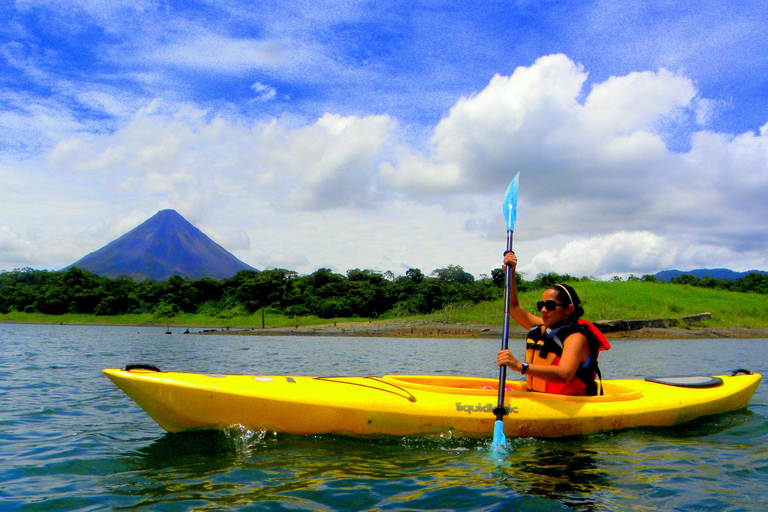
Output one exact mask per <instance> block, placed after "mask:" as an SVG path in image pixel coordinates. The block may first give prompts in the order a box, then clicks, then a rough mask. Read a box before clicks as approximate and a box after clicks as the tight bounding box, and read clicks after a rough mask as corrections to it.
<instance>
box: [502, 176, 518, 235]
mask: <svg viewBox="0 0 768 512" xmlns="http://www.w3.org/2000/svg"><path fill="white" fill-rule="evenodd" d="M519 183H520V173H519V172H518V173H517V174H515V177H514V178H512V181H511V182H510V184H509V186H508V187H507V193H506V194H505V195H504V219H506V221H507V231H514V230H515V221H517V186H518V185H519Z"/></svg>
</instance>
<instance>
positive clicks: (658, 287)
mask: <svg viewBox="0 0 768 512" xmlns="http://www.w3.org/2000/svg"><path fill="white" fill-rule="evenodd" d="M570 284H571V285H572V286H573V287H574V288H575V289H576V291H577V293H578V294H579V296H580V297H581V300H582V303H583V306H584V310H585V312H586V313H585V315H584V318H586V319H588V320H592V321H598V320H618V319H624V320H630V319H655V318H681V317H683V316H688V315H696V314H699V313H712V319H711V320H708V321H707V322H706V323H705V325H707V326H709V327H719V328H750V329H768V306H767V305H766V302H767V301H768V297H766V296H765V295H760V294H756V293H738V292H728V291H722V290H713V289H709V288H700V287H693V286H688V285H675V284H663V283H647V282H642V281H622V282H602V281H584V282H574V283H570ZM541 292H542V290H536V291H529V292H526V293H523V294H521V295H520V303H521V304H522V305H523V306H524V307H527V308H528V309H529V310H530V311H534V308H535V306H534V304H535V303H536V301H537V300H539V299H540V298H541ZM503 308H504V306H503V303H502V300H497V301H492V302H484V303H480V304H475V305H451V306H448V307H447V308H445V309H444V310H442V311H439V312H436V313H433V314H431V315H426V316H421V317H410V318H403V319H402V320H407V319H413V318H417V319H424V320H440V321H443V322H461V323H477V324H492V325H493V324H501V322H502V319H503ZM367 321H368V319H366V318H333V319H322V318H319V317H316V316H304V317H295V318H294V317H287V316H284V315H275V314H266V316H265V319H264V324H265V325H266V326H267V327H292V326H296V325H299V326H308V325H320V324H327V323H333V322H367ZM0 322H5V323H10V322H19V323H61V324H104V325H155V326H165V325H169V326H190V327H193V326H194V327H205V326H211V327H233V328H248V327H261V325H262V318H261V313H260V312H258V313H256V314H253V315H241V316H232V317H231V318H222V317H216V316H206V315H198V314H184V315H179V316H176V317H173V318H167V319H166V318H163V319H158V318H154V317H153V316H152V315H151V314H142V315H119V316H95V315H76V314H65V315H43V314H36V313H9V314H6V315H0Z"/></svg>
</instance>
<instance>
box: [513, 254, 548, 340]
mask: <svg viewBox="0 0 768 512" xmlns="http://www.w3.org/2000/svg"><path fill="white" fill-rule="evenodd" d="M504 265H509V272H510V273H511V274H512V279H511V281H512V283H511V285H510V287H509V316H511V317H512V318H514V319H515V322H517V323H518V324H520V326H521V327H523V328H525V329H530V328H531V327H533V326H534V325H540V324H542V323H543V322H544V320H543V319H541V318H540V317H538V316H536V315H534V314H532V313H529V312H528V310H526V309H525V308H524V307H522V306H521V305H520V302H519V301H518V300H517V283H516V282H515V269H516V268H517V256H516V255H515V253H513V252H508V253H507V254H505V255H504Z"/></svg>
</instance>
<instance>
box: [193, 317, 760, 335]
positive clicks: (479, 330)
mask: <svg viewBox="0 0 768 512" xmlns="http://www.w3.org/2000/svg"><path fill="white" fill-rule="evenodd" d="M527 332H528V331H526V330H525V329H523V328H521V327H519V326H517V325H515V326H510V328H509V337H510V338H523V337H524V336H525V335H526V334H527ZM192 334H198V335H214V336H216V335H219V336H221V335H223V336H227V335H241V336H243V335H244V336H341V337H343V336H358V337H387V338H496V339H498V338H501V336H502V327H501V326H500V325H488V324H472V323H460V322H457V323H447V322H425V321H418V320H410V321H396V320H382V321H378V322H372V323H362V322H357V323H354V322H353V323H338V324H326V325H315V326H300V327H271V328H270V327H267V328H265V329H262V328H260V327H254V328H238V329H232V328H229V329H227V328H210V329H203V330H201V331H198V332H195V333H192ZM605 335H606V337H607V338H608V339H696V338H700V339H707V338H708V339H715V338H736V339H749V338H768V329H746V328H740V327H733V328H712V327H706V326H696V327H643V328H640V329H634V330H625V331H613V332H607V333H605Z"/></svg>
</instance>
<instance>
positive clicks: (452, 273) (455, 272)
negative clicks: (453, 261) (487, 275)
mask: <svg viewBox="0 0 768 512" xmlns="http://www.w3.org/2000/svg"><path fill="white" fill-rule="evenodd" d="M432 275H433V276H437V278H438V279H440V280H442V281H445V282H447V283H463V284H468V283H473V282H474V281H475V276H473V275H472V274H470V273H469V272H465V271H464V269H463V268H462V267H461V266H460V265H448V266H447V267H446V268H438V269H435V270H433V271H432Z"/></svg>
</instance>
